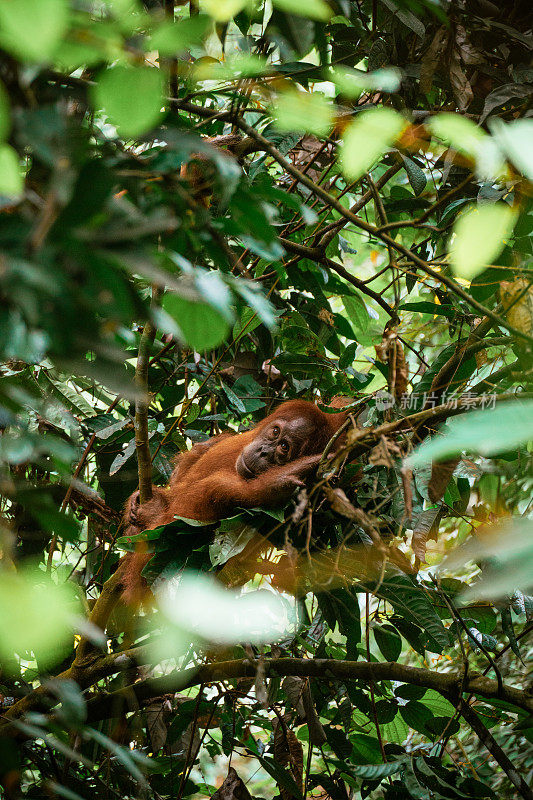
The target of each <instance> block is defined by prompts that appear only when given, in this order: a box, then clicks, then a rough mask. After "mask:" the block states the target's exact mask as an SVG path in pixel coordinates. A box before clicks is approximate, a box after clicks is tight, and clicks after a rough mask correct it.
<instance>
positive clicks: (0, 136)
mask: <svg viewBox="0 0 533 800" xmlns="http://www.w3.org/2000/svg"><path fill="white" fill-rule="evenodd" d="M10 130H11V112H10V102H9V95H8V93H7V91H6V88H5V86H4V84H3V83H2V82H1V81H0V141H3V140H4V139H7V137H8V135H9V131H10Z"/></svg>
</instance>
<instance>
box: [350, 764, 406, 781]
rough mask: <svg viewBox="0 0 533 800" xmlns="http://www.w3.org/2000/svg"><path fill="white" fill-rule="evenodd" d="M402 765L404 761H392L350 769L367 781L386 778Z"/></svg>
mask: <svg viewBox="0 0 533 800" xmlns="http://www.w3.org/2000/svg"><path fill="white" fill-rule="evenodd" d="M404 766H405V761H394V762H392V763H391V764H364V765H361V766H357V767H352V768H351V770H350V771H351V772H353V774H354V775H357V777H358V778H363V779H364V780H367V781H378V780H382V779H383V778H388V777H389V776H390V775H395V774H396V773H397V772H399V771H400V770H401V769H403V767H404Z"/></svg>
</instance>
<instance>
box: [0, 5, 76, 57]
mask: <svg viewBox="0 0 533 800" xmlns="http://www.w3.org/2000/svg"><path fill="white" fill-rule="evenodd" d="M68 21H69V4H68V0H3V2H0V42H1V44H2V46H3V47H5V48H6V50H9V51H10V52H11V53H13V54H14V55H15V56H17V57H19V58H21V59H24V60H25V61H47V60H48V59H49V58H50V56H51V55H52V54H53V52H54V50H55V48H56V46H57V45H58V44H59V42H60V41H61V38H62V36H63V34H64V33H65V30H66V28H67V25H68Z"/></svg>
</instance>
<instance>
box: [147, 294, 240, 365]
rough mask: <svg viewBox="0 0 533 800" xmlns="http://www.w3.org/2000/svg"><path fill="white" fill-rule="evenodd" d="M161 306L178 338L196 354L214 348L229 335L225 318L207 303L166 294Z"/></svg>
mask: <svg viewBox="0 0 533 800" xmlns="http://www.w3.org/2000/svg"><path fill="white" fill-rule="evenodd" d="M161 305H162V307H163V309H164V310H165V311H166V312H167V313H168V314H169V315H170V316H171V317H172V319H173V320H174V322H175V323H176V327H177V331H178V334H179V336H180V338H182V339H183V341H184V342H185V343H186V344H188V345H190V346H191V347H193V348H194V349H195V350H197V351H198V352H202V351H203V350H210V349H211V348H213V347H216V346H217V345H219V344H220V343H221V342H223V341H224V339H225V338H226V336H227V334H228V333H229V330H230V326H229V324H228V322H227V319H226V318H225V316H223V315H222V314H221V313H220V312H218V311H216V310H215V309H214V308H212V306H210V305H208V304H207V303H202V302H195V301H193V300H186V299H185V298H184V297H180V296H179V295H178V294H174V293H170V292H166V293H165V296H164V297H163V300H162V303H161Z"/></svg>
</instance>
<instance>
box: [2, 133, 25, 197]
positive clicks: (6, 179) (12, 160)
mask: <svg viewBox="0 0 533 800" xmlns="http://www.w3.org/2000/svg"><path fill="white" fill-rule="evenodd" d="M23 191H24V178H23V177H22V173H21V170H20V165H19V159H18V155H17V153H16V152H15V150H13V148H12V147H11V145H9V144H3V145H0V195H3V196H4V197H9V198H16V197H20V196H21V194H22V192H23Z"/></svg>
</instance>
